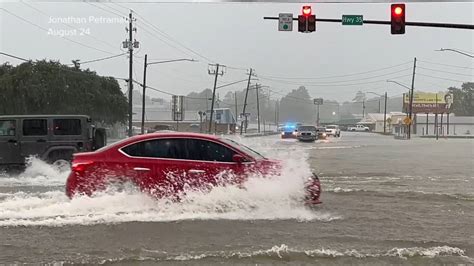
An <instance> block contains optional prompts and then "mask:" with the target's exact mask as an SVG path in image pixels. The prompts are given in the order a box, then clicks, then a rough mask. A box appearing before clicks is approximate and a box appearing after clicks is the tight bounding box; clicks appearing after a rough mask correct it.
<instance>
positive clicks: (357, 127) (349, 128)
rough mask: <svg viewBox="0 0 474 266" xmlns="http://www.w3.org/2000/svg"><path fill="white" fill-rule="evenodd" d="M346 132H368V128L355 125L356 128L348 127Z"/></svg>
mask: <svg viewBox="0 0 474 266" xmlns="http://www.w3.org/2000/svg"><path fill="white" fill-rule="evenodd" d="M347 131H370V128H369V127H366V126H364V125H356V126H351V127H348V128H347Z"/></svg>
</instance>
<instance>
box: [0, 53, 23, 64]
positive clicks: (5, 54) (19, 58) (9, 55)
mask: <svg viewBox="0 0 474 266" xmlns="http://www.w3.org/2000/svg"><path fill="white" fill-rule="evenodd" d="M0 54H2V55H4V56H8V57H12V58H15V59H18V60H23V61H25V62H28V61H31V60H28V59H25V58H21V57H18V56H15V55H12V54H7V53H3V52H0Z"/></svg>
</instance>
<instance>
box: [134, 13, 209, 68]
mask: <svg viewBox="0 0 474 266" xmlns="http://www.w3.org/2000/svg"><path fill="white" fill-rule="evenodd" d="M135 14H136V15H137V16H138V17H139V18H141V19H142V20H143V21H144V23H146V24H148V25H149V26H150V27H152V28H153V29H154V30H155V32H157V33H158V34H160V35H162V36H163V37H165V38H167V39H168V40H170V41H172V42H174V43H176V44H177V45H179V46H181V47H182V48H184V49H186V50H188V51H190V52H191V53H193V54H195V55H197V56H199V57H201V58H203V59H204V60H206V61H207V62H208V63H215V61H214V60H211V59H209V58H208V57H206V56H204V55H202V54H200V53H198V52H196V51H194V50H193V49H191V48H188V47H187V46H185V45H184V44H181V43H180V42H179V41H177V40H176V39H174V38H173V37H171V36H170V35H169V34H167V33H166V32H164V31H163V30H161V29H160V28H158V27H157V26H155V25H154V24H152V23H151V22H149V21H148V20H147V19H145V17H143V16H141V15H140V14H138V13H137V12H135Z"/></svg>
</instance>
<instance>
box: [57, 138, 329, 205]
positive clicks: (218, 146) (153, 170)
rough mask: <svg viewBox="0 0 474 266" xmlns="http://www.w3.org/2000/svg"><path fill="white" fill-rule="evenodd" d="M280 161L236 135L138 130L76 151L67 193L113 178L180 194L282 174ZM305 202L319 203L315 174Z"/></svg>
mask: <svg viewBox="0 0 474 266" xmlns="http://www.w3.org/2000/svg"><path fill="white" fill-rule="evenodd" d="M280 170H281V163H280V162H278V161H274V160H270V159H267V158H265V157H263V156H262V155H260V154H259V153H257V152H256V151H254V150H252V149H250V148H248V147H246V146H244V145H242V144H239V143H237V142H235V141H233V140H229V139H226V138H221V137H217V136H212V135H205V134H196V133H177V132H167V133H151V134H145V135H139V136H134V137H131V138H128V139H125V140H122V141H120V142H117V143H114V144H112V145H110V146H106V147H104V148H102V149H99V150H97V151H95V152H86V153H77V154H74V158H73V161H72V170H71V173H70V175H69V177H68V179H67V182H66V194H67V196H68V197H70V198H72V197H73V196H74V195H76V194H86V195H91V194H93V193H94V192H96V191H100V190H104V189H106V187H107V186H108V185H109V184H111V183H116V182H132V183H134V184H135V185H137V186H138V187H139V188H140V189H141V190H142V191H145V192H148V193H150V194H152V195H153V196H156V197H160V198H161V197H171V198H173V199H176V200H179V198H180V195H182V193H183V192H185V190H187V189H199V190H203V189H212V187H214V186H218V185H242V184H243V183H244V182H245V181H246V180H247V177H248V176H250V175H252V174H257V175H263V176H270V175H278V174H279V171H280ZM306 190H307V194H306V195H302V198H303V197H304V198H305V201H306V203H309V204H317V203H320V201H319V196H320V191H321V187H320V183H319V179H318V178H317V176H316V175H314V176H312V177H310V178H309V179H308V182H307V187H306Z"/></svg>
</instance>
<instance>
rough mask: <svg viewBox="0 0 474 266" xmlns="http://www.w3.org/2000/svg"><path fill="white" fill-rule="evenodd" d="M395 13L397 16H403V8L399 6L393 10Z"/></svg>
mask: <svg viewBox="0 0 474 266" xmlns="http://www.w3.org/2000/svg"><path fill="white" fill-rule="evenodd" d="M393 13H395V15H398V16H399V15H401V14H402V13H403V8H401V7H399V6H397V7H395V9H394V10H393Z"/></svg>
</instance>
